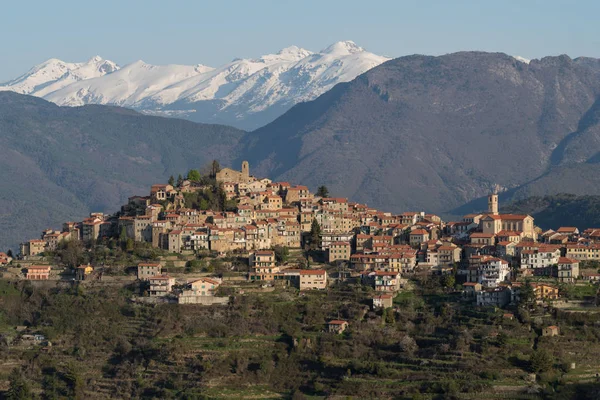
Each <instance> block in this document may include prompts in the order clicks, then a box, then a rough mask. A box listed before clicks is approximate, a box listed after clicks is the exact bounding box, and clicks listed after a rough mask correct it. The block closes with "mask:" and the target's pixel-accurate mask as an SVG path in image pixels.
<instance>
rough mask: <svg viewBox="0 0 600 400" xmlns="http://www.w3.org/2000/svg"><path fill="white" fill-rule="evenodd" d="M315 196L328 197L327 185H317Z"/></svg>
mask: <svg viewBox="0 0 600 400" xmlns="http://www.w3.org/2000/svg"><path fill="white" fill-rule="evenodd" d="M317 196H319V197H329V190H328V189H327V186H325V185H323V186H319V188H318V189H317Z"/></svg>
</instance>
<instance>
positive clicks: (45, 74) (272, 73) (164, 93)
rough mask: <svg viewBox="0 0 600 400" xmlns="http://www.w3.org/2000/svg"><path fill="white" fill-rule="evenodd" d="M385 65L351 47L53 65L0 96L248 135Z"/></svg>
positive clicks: (11, 84) (33, 72)
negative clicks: (222, 59)
mask: <svg viewBox="0 0 600 400" xmlns="http://www.w3.org/2000/svg"><path fill="white" fill-rule="evenodd" d="M387 60H388V58H386V57H381V56H378V55H376V54H373V53H369V52H367V51H365V50H364V49H363V48H362V47H360V46H358V45H357V44H356V43H354V42H352V41H342V42H337V43H334V44H332V45H331V46H329V47H327V48H325V49H324V50H322V51H320V52H318V53H313V52H312V51H309V50H306V49H304V48H302V47H298V46H289V47H286V48H284V49H281V50H280V51H278V52H276V53H274V54H266V55H263V56H260V57H258V58H249V59H235V60H233V61H232V62H230V63H228V64H225V65H222V66H220V67H217V68H212V67H208V66H205V65H202V64H197V65H152V64H148V63H145V62H144V61H141V60H139V61H136V62H133V63H131V64H128V65H126V66H124V67H122V68H120V67H119V66H118V65H117V64H115V63H114V62H112V61H109V60H106V59H104V58H102V57H100V56H94V57H91V58H90V59H89V60H87V61H86V62H83V63H66V62H64V61H61V60H57V59H51V60H48V61H46V62H44V63H42V64H40V65H38V66H36V67H34V68H32V69H31V70H30V71H29V72H28V73H26V74H24V75H23V76H21V77H19V78H17V79H15V80H14V81H11V82H8V83H7V84H5V85H4V86H0V90H14V91H17V92H20V93H27V94H32V95H35V96H39V97H43V98H45V99H46V100H49V101H52V102H54V103H56V104H59V105H63V106H80V105H85V104H112V105H118V106H126V107H130V108H133V109H136V110H139V111H142V112H148V113H153V114H162V115H178V116H181V117H185V118H189V119H192V120H194V121H197V122H209V123H214V122H218V123H225V124H230V125H234V126H237V127H240V128H243V129H252V128H255V127H258V126H260V125H261V124H264V123H267V122H270V120H272V119H274V118H276V117H277V116H278V115H281V114H282V113H284V112H285V111H287V110H288V109H289V108H291V107H292V106H293V105H294V104H296V103H298V102H302V101H308V100H312V99H314V98H316V97H318V96H320V95H321V94H323V93H325V92H326V91H328V90H329V89H331V88H332V87H333V86H334V85H336V84H338V83H340V82H348V81H350V80H352V79H354V78H356V76H358V75H360V74H362V73H364V72H366V71H367V70H369V69H371V68H373V67H376V66H377V65H379V64H381V63H383V62H385V61H387ZM261 115H262V116H261ZM244 121H253V122H251V123H250V122H248V123H247V124H246V123H245V122H244Z"/></svg>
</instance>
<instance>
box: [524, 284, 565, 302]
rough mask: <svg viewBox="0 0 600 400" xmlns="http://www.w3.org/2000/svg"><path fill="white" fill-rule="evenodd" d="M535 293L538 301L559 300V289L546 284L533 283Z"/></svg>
mask: <svg viewBox="0 0 600 400" xmlns="http://www.w3.org/2000/svg"><path fill="white" fill-rule="evenodd" d="M531 286H532V287H533V293H534V294H535V298H536V299H537V300H556V299H558V288H557V287H556V286H554V285H548V284H546V283H532V284H531Z"/></svg>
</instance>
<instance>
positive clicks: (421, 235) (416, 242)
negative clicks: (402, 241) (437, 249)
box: [409, 229, 429, 247]
mask: <svg viewBox="0 0 600 400" xmlns="http://www.w3.org/2000/svg"><path fill="white" fill-rule="evenodd" d="M428 240H429V232H427V231H426V230H425V229H415V230H414V231H411V232H410V236H409V243H410V245H411V246H413V247H419V246H420V245H421V243H423V242H426V241H428Z"/></svg>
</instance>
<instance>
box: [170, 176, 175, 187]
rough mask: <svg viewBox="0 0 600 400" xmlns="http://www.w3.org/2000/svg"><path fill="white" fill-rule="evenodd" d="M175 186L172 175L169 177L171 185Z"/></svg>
mask: <svg viewBox="0 0 600 400" xmlns="http://www.w3.org/2000/svg"><path fill="white" fill-rule="evenodd" d="M174 184H175V178H173V175H171V176H170V177H169V185H171V186H173V185H174Z"/></svg>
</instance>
